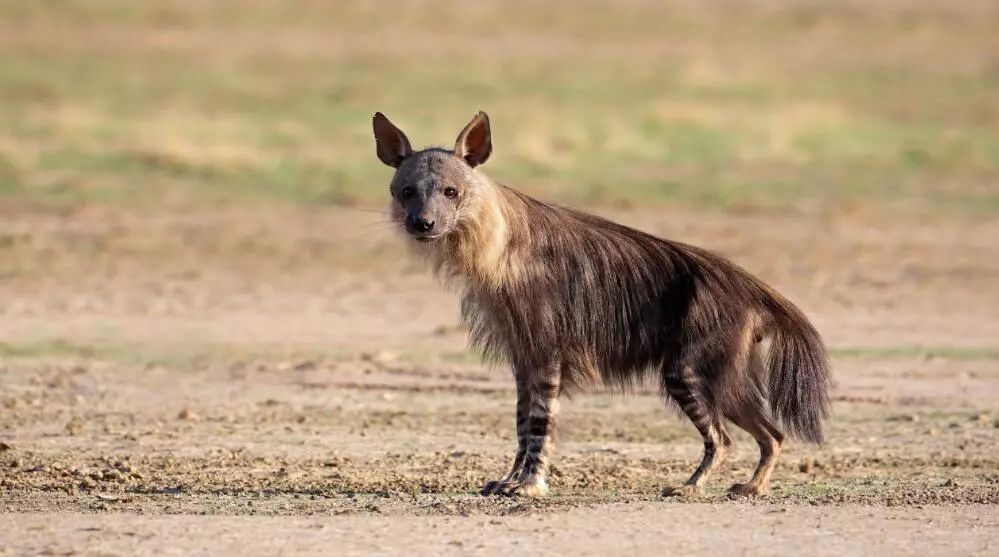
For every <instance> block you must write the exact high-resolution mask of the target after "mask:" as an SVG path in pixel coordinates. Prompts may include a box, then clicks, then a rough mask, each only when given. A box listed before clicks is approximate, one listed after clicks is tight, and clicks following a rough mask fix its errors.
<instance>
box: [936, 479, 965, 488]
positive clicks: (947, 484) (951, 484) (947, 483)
mask: <svg viewBox="0 0 999 557" xmlns="http://www.w3.org/2000/svg"><path fill="white" fill-rule="evenodd" d="M941 487H960V484H959V483H957V480H955V479H954V478H951V479H949V480H947V481H945V482H944V483H943V484H941Z"/></svg>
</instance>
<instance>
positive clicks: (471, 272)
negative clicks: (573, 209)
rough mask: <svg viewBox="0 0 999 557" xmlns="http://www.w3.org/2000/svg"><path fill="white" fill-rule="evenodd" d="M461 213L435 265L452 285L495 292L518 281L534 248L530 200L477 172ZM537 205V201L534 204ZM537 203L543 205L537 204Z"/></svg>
mask: <svg viewBox="0 0 999 557" xmlns="http://www.w3.org/2000/svg"><path fill="white" fill-rule="evenodd" d="M471 179H472V180H473V181H474V184H469V186H470V187H469V188H468V192H469V194H468V197H467V198H466V199H465V200H464V201H463V203H462V205H461V206H460V207H459V208H458V211H457V213H458V216H457V220H456V226H455V229H454V230H453V231H452V232H451V233H450V234H448V236H447V237H446V238H444V239H443V241H441V242H437V243H434V244H432V245H430V246H428V247H429V248H430V250H429V251H430V261H431V263H432V265H433V267H434V269H435V271H436V273H437V275H438V276H439V277H440V278H441V279H442V280H443V281H444V282H446V283H458V284H459V285H461V286H462V287H464V288H466V289H468V288H472V289H489V290H494V289H498V288H502V287H504V286H506V285H508V284H510V283H511V282H512V281H513V280H515V279H516V277H517V275H518V270H519V267H520V264H519V261H520V260H521V258H522V257H523V256H524V255H525V254H524V253H523V248H525V247H526V246H527V245H528V244H529V242H530V230H529V229H528V223H527V218H528V215H527V214H526V212H525V207H524V206H525V203H527V202H529V201H528V200H529V198H527V197H526V196H524V195H523V194H520V193H518V192H516V191H514V190H512V189H510V188H508V187H506V186H503V185H500V184H497V183H496V182H494V181H492V180H491V179H490V178H489V177H487V176H486V175H485V174H482V173H480V172H476V173H474V174H473V175H472V178H471ZM530 201H533V200H530ZM534 203H538V202H536V201H534Z"/></svg>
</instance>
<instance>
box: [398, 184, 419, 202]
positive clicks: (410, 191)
mask: <svg viewBox="0 0 999 557" xmlns="http://www.w3.org/2000/svg"><path fill="white" fill-rule="evenodd" d="M399 194H400V195H402V198H403V199H409V198H410V197H413V196H414V195H416V188H414V187H413V186H406V187H404V188H402V191H401V192H399Z"/></svg>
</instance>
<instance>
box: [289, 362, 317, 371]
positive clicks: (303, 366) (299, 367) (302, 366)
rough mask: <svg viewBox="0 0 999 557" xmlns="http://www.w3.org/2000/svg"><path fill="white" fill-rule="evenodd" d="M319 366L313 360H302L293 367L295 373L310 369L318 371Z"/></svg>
mask: <svg viewBox="0 0 999 557" xmlns="http://www.w3.org/2000/svg"><path fill="white" fill-rule="evenodd" d="M317 367H319V364H317V363H316V362H314V361H312V360H302V361H301V362H298V363H296V364H295V365H293V366H292V367H291V369H293V370H295V371H308V370H310V369H316V368H317Z"/></svg>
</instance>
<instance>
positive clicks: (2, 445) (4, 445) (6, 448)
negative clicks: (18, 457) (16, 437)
mask: <svg viewBox="0 0 999 557" xmlns="http://www.w3.org/2000/svg"><path fill="white" fill-rule="evenodd" d="M13 449H14V447H12V446H10V445H8V444H7V443H4V442H2V441H0V453H2V452H4V451H10V450H13Z"/></svg>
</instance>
